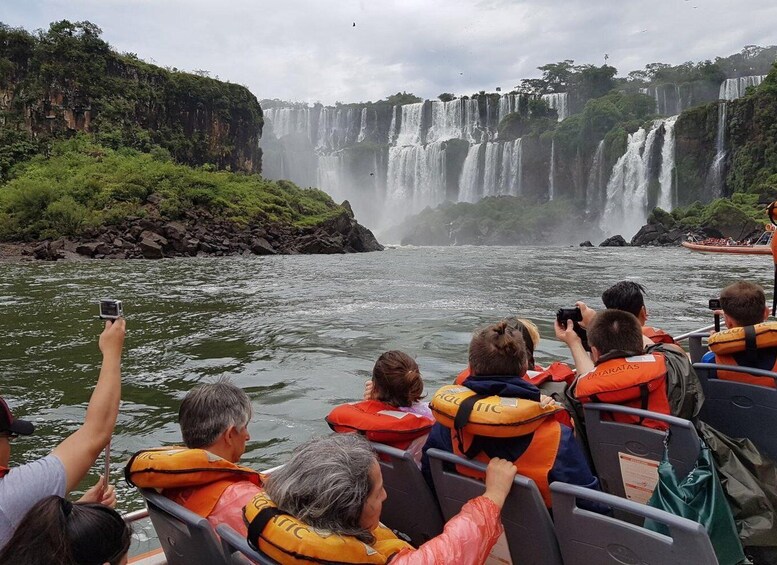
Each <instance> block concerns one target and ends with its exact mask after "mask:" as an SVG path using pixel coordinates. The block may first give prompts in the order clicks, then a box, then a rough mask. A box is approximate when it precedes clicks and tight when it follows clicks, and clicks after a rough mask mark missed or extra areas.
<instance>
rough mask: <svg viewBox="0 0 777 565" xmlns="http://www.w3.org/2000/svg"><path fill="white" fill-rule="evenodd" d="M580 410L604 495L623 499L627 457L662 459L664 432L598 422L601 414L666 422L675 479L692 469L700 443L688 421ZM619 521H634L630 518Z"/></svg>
mask: <svg viewBox="0 0 777 565" xmlns="http://www.w3.org/2000/svg"><path fill="white" fill-rule="evenodd" d="M583 410H584V412H585V430H586V437H587V438H588V446H589V448H590V450H591V458H592V459H593V462H594V467H595V469H596V474H597V476H598V477H599V482H600V483H601V487H602V490H603V491H604V492H606V493H610V494H614V495H616V496H620V497H622V498H626V488H625V485H624V480H623V476H622V473H621V464H622V460H623V461H626V460H627V458H628V456H636V457H639V458H642V459H650V460H652V461H656V462H660V461H661V459H662V458H663V456H664V440H665V439H666V432H663V431H661V430H656V429H653V428H648V427H645V426H640V425H637V424H625V423H621V422H613V421H609V420H605V419H602V415H603V414H610V413H619V414H629V415H633V416H640V417H645V418H649V419H651V420H660V421H662V422H666V423H667V424H668V425H669V430H670V439H669V461H670V462H671V463H672V466H673V467H674V470H675V474H676V475H677V477H678V478H682V477H685V476H686V475H687V474H688V473H689V472H691V470H692V469H693V468H694V466H695V465H696V460H697V459H698V457H699V450H700V446H701V442H700V439H699V436H698V434H697V433H696V428H694V426H693V423H691V422H690V421H689V420H683V419H682V418H676V417H674V416H667V415H664V414H658V413H655V412H649V411H647V410H639V409H637V408H630V407H628V406H620V405H617V404H597V403H590V404H584V405H583ZM617 515H618V514H617V513H616V516H617ZM622 518H623V519H627V520H629V519H634V517H633V516H622Z"/></svg>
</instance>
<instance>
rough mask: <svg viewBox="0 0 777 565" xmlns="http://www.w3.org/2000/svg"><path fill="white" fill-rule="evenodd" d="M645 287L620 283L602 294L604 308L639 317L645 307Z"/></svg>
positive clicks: (626, 282) (625, 282)
mask: <svg viewBox="0 0 777 565" xmlns="http://www.w3.org/2000/svg"><path fill="white" fill-rule="evenodd" d="M644 294H645V287H644V286H642V285H641V284H639V283H635V282H634V281H620V282H618V283H615V284H614V285H612V286H611V287H610V288H608V289H607V290H605V291H604V292H603V293H602V302H603V303H604V307H605V308H614V309H616V310H623V311H624V312H629V313H630V314H634V315H635V316H639V312H640V310H642V308H643V307H644V306H645V297H644Z"/></svg>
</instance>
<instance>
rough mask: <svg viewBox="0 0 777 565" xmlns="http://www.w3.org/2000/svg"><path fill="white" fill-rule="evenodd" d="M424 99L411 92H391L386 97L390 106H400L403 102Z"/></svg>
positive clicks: (414, 102)
mask: <svg viewBox="0 0 777 565" xmlns="http://www.w3.org/2000/svg"><path fill="white" fill-rule="evenodd" d="M423 101H424V99H423V98H420V97H419V96H416V95H415V94H412V93H410V92H404V91H403V92H397V93H396V94H392V95H391V96H387V97H386V102H388V103H389V104H390V105H391V106H402V105H404V104H416V103H418V102H423Z"/></svg>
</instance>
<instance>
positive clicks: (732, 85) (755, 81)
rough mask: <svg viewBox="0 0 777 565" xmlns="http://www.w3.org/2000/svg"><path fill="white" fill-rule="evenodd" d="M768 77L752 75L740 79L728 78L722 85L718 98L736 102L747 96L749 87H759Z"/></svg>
mask: <svg viewBox="0 0 777 565" xmlns="http://www.w3.org/2000/svg"><path fill="white" fill-rule="evenodd" d="M765 78H766V75H752V76H747V77H739V78H727V79H726V80H724V81H723V82H722V83H720V92H719V94H718V98H719V99H721V100H736V99H737V98H741V97H742V96H744V95H745V91H747V87H748V86H758V85H759V84H761V83H762V82H763V81H764V79H765Z"/></svg>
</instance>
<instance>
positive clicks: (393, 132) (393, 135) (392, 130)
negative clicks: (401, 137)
mask: <svg viewBox="0 0 777 565" xmlns="http://www.w3.org/2000/svg"><path fill="white" fill-rule="evenodd" d="M400 111H401V107H400V106H394V107H393V108H392V109H391V125H390V126H389V129H388V139H387V140H386V142H387V143H388V144H389V145H392V144H393V143H394V141H396V139H397V114H398V113H399V112H400Z"/></svg>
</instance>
